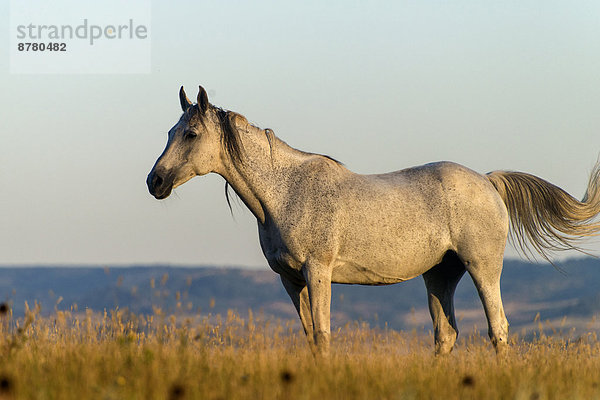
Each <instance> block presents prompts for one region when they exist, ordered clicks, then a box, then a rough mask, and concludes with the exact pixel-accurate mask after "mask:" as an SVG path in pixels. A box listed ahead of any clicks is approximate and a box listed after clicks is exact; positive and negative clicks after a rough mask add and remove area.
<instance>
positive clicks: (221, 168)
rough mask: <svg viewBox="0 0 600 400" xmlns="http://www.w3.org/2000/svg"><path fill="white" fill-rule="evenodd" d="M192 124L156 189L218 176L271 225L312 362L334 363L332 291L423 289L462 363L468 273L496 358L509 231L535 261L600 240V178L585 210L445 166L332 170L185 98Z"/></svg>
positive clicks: (166, 156) (532, 183)
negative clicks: (329, 358)
mask: <svg viewBox="0 0 600 400" xmlns="http://www.w3.org/2000/svg"><path fill="white" fill-rule="evenodd" d="M179 96H180V102H181V108H182V109H183V115H182V116H181V118H180V119H179V121H178V122H177V123H176V124H175V126H173V128H171V130H170V131H169V135H168V142H167V145H166V148H165V150H164V152H163V153H162V154H161V156H160V157H159V158H158V160H157V161H156V164H155V165H154V168H152V171H151V172H150V174H149V175H148V179H147V184H148V189H149V191H150V193H151V194H152V195H154V197H156V198H157V199H164V198H166V197H168V196H169V194H170V193H171V191H172V190H173V188H175V187H177V186H179V185H181V184H183V183H185V182H187V181H188V180H189V179H191V178H193V177H195V176H197V175H205V174H208V173H209V172H215V173H217V174H219V175H221V176H222V177H223V178H225V180H226V181H227V184H229V185H231V187H233V189H234V190H235V192H236V193H237V194H238V196H239V197H240V198H241V199H242V201H243V202H244V203H245V205H246V206H247V207H248V208H249V209H250V211H251V212H252V213H253V214H254V216H255V217H256V219H257V221H258V232H259V236H260V245H261V247H262V251H263V253H264V255H265V257H266V259H267V261H268V263H269V266H270V267H271V268H272V269H273V271H275V272H276V273H278V274H279V275H280V276H281V281H282V283H283V286H284V287H285V289H286V290H287V292H288V294H289V295H290V297H291V299H292V302H293V303H294V306H295V307H296V310H297V311H298V314H299V316H300V319H301V321H302V325H303V327H304V331H305V332H306V335H307V337H308V341H309V344H310V347H311V349H312V350H313V352H314V353H315V354H327V353H328V351H329V341H330V302H331V283H332V282H333V283H346V284H361V285H386V284H392V283H397V282H402V281H406V280H408V279H412V278H414V277H417V276H419V275H423V278H424V280H425V285H426V287H427V293H428V300H429V310H430V312H431V318H432V319H433V326H434V331H435V350H436V353H437V354H445V353H449V352H450V351H451V350H452V347H453V346H454V343H455V341H456V337H457V334H458V329H457V327H456V320H455V317H454V306H453V297H454V290H455V288H456V285H457V284H458V282H459V280H460V279H461V277H462V276H463V274H464V272H465V271H467V272H468V273H469V274H470V275H471V277H472V278H473V282H474V283H475V286H476V288H477V290H478V292H479V296H480V298H481V301H482V303H483V307H484V309H485V314H486V317H487V320H488V327H489V336H490V339H491V341H492V343H493V344H494V346H495V348H496V351H497V352H502V351H503V350H504V349H505V348H506V344H507V337H508V322H507V320H506V316H505V315H504V309H503V306H502V300H501V298H500V273H501V271H502V259H503V255H504V247H505V243H506V238H507V234H508V232H509V224H510V225H511V227H512V234H513V235H514V237H515V239H516V242H517V243H518V244H520V245H521V247H522V248H523V249H527V246H528V245H531V247H532V248H533V250H535V251H537V252H538V253H540V254H541V255H542V256H544V257H547V251H548V250H555V249H573V248H575V249H576V246H575V243H574V241H575V240H577V239H580V238H582V237H583V236H589V235H593V234H596V233H597V232H598V231H600V224H598V223H596V222H594V221H592V219H593V218H594V217H595V216H596V214H598V212H599V211H600V190H599V188H598V179H599V175H600V167H599V166H598V165H597V166H596V167H595V168H594V170H593V172H592V174H591V177H590V180H589V184H588V188H587V192H586V195H585V197H584V198H583V200H582V201H581V202H580V201H578V200H576V199H574V198H573V197H571V196H570V195H569V194H568V193H566V192H565V191H563V190H562V189H560V188H558V187H556V186H554V185H552V184H550V183H548V182H546V181H544V180H542V179H540V178H538V177H535V176H533V175H529V174H525V173H520V172H502V171H495V172H491V173H489V174H487V175H481V174H479V173H477V172H474V171H472V170H470V169H468V168H466V167H463V166H461V165H458V164H454V163H450V162H438V163H432V164H426V165H423V166H419V167H415V168H409V169H404V170H401V171H396V172H390V173H387V174H377V175H359V174H355V173H353V172H351V171H349V170H348V169H346V168H345V167H344V166H343V165H342V164H341V163H339V162H337V161H335V160H333V159H332V158H330V157H327V156H323V155H319V154H313V153H306V152H303V151H300V150H296V149H294V148H292V147H290V146H288V145H287V144H286V143H285V142H283V141H282V140H280V139H279V138H277V137H276V136H275V135H274V134H273V132H272V131H271V130H269V129H265V130H263V129H260V128H258V127H256V126H253V125H251V124H249V123H248V121H247V120H246V118H244V117H243V116H242V115H240V114H237V113H235V112H232V111H226V110H223V109H221V108H218V107H215V106H213V105H211V104H210V103H209V101H208V97H207V94H206V91H205V90H204V89H203V88H202V87H200V91H199V93H198V97H197V104H192V103H191V102H190V100H188V98H187V96H186V95H185V92H184V90H183V87H182V88H181V90H180V93H179Z"/></svg>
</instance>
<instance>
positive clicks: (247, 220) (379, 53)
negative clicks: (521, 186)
mask: <svg viewBox="0 0 600 400" xmlns="http://www.w3.org/2000/svg"><path fill="white" fill-rule="evenodd" d="M473 3H475V2H471V1H452V2H441V1H410V2H409V1H389V2H383V1H382V2H368V3H356V2H341V1H340V2H323V1H318V2H294V3H291V2H290V3H289V4H286V2H280V1H272V2H269V1H260V2H254V3H252V4H250V3H249V2H241V1H239V2H223V1H219V2H207V1H198V0H195V1H171V2H158V1H154V2H153V4H152V26H151V35H152V73H151V74H146V75H11V74H9V72H8V71H9V68H8V65H9V63H8V57H7V54H8V35H9V32H8V17H7V15H8V4H7V2H5V1H4V2H0V16H1V17H0V35H1V36H2V37H3V38H4V39H3V40H1V41H0V51H1V53H2V54H4V56H3V57H0V84H1V86H0V87H1V88H2V90H1V91H0V107H1V109H2V114H1V115H2V118H1V120H2V128H1V129H2V133H1V135H0V182H1V185H0V187H1V188H2V189H1V191H2V194H1V196H0V227H1V228H0V264H12V263H18V264H31V263H44V264H48V263H73V264H74V263H87V264H103V263H159V262H167V263H173V264H209V263H210V264H218V265H232V264H235V265H247V266H264V265H266V263H265V261H264V260H263V257H262V254H261V253H260V249H259V245H258V238H257V232H256V224H255V221H254V220H253V217H252V215H251V214H250V213H249V212H248V211H246V210H245V209H243V207H242V206H234V211H235V218H234V219H233V218H232V217H231V215H230V213H229V210H228V208H227V206H226V203H225V199H224V195H223V181H222V179H221V178H220V177H218V176H207V177H202V178H195V179H194V180H192V181H191V182H189V183H187V184H186V185H184V186H183V187H181V188H179V189H177V190H176V194H175V195H173V196H172V197H171V198H169V199H167V200H166V201H163V202H159V201H156V200H154V199H153V198H152V197H151V196H150V195H149V194H148V193H147V190H146V186H145V177H146V174H147V173H148V171H149V170H150V168H151V167H152V165H153V163H154V161H155V159H156V158H157V156H158V155H159V154H160V152H161V151H162V149H163V147H164V144H165V141H166V132H167V130H168V129H169V128H170V127H171V126H172V125H173V124H174V122H175V121H176V120H177V119H178V117H179V114H180V108H179V102H178V97H177V91H178V89H179V86H180V85H182V84H183V85H185V86H186V89H187V91H188V94H189V96H190V97H191V98H195V95H196V91H197V85H198V84H201V85H203V86H204V87H205V88H207V90H209V93H211V94H212V97H211V99H210V100H211V102H213V103H214V104H216V105H219V106H222V107H224V108H228V109H232V110H235V111H238V112H240V113H242V114H244V115H245V116H246V117H247V118H248V119H249V120H250V121H252V122H254V123H256V124H257V125H259V126H261V127H269V128H272V129H274V131H275V133H276V134H277V135H278V136H279V137H281V138H282V139H283V140H285V141H287V142H288V143H289V144H290V145H292V146H294V147H297V148H300V149H303V150H308V151H313V152H321V153H326V154H329V155H331V156H333V157H335V158H337V159H339V160H340V161H342V162H344V163H345V164H346V165H347V166H348V167H349V168H350V169H352V170H354V171H357V172H363V173H372V172H383V171H390V170H395V169H401V168H405V167H409V166H412V165H417V164H423V163H426V162H430V161H436V160H452V161H456V162H459V163H462V164H464V165H466V166H468V167H470V168H473V169H475V170H477V171H480V172H487V171H490V170H493V169H516V170H522V171H526V172H531V173H534V174H536V175H539V176H541V177H543V178H545V179H547V180H549V181H551V182H553V183H555V184H557V185H559V186H560V187H562V188H564V189H566V190H567V191H569V192H570V193H572V194H573V195H575V196H577V197H580V196H581V195H582V194H583V191H584V188H585V183H586V180H587V174H588V172H589V170H590V169H591V167H592V165H593V163H594V161H595V160H596V158H597V156H598V154H599V153H600V134H599V133H600V132H599V127H600V112H599V106H600V3H598V2H596V1H579V2H566V1H564V2H559V1H545V2H540V1H535V2H534V1H503V2H492V1H480V2H476V4H473ZM114 12H115V13H118V10H115V11H114ZM591 247H592V248H593V249H596V250H600V245H598V244H596V245H592V246H591ZM514 254H515V253H514V252H512V251H510V250H509V252H508V255H509V256H510V255H514Z"/></svg>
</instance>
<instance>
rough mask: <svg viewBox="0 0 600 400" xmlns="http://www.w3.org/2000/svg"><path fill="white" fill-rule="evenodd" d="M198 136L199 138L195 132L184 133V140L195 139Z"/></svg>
mask: <svg viewBox="0 0 600 400" xmlns="http://www.w3.org/2000/svg"><path fill="white" fill-rule="evenodd" d="M196 136H198V134H197V133H196V132H194V131H185V132H183V138H184V139H193V138H195V137H196Z"/></svg>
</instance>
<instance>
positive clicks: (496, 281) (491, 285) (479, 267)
mask: <svg viewBox="0 0 600 400" xmlns="http://www.w3.org/2000/svg"><path fill="white" fill-rule="evenodd" d="M465 261H466V262H465V265H466V268H467V271H468V272H469V274H470V275H471V277H472V278H473V283H474V284H475V287H476V288H477V292H478V293H479V297H480V299H481V302H482V303H483V309H484V311H485V316H486V318H487V320H488V335H489V337H490V340H491V341H492V344H493V345H494V348H495V349H496V353H497V354H498V355H501V354H504V353H505V352H506V349H507V345H508V320H507V319H506V315H505V313H504V307H503V305H502V297H501V295H500V274H501V273H502V256H500V257H495V258H490V259H485V258H484V259H477V260H465Z"/></svg>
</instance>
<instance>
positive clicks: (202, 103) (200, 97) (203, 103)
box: [197, 86, 210, 114]
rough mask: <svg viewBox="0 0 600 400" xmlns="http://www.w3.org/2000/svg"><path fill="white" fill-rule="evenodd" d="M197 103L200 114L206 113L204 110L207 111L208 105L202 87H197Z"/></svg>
mask: <svg viewBox="0 0 600 400" xmlns="http://www.w3.org/2000/svg"><path fill="white" fill-rule="evenodd" d="M197 101H198V108H199V109H200V112H201V113H202V114H204V113H206V110H208V106H209V105H210V104H209V103H208V95H207V94H206V90H204V88H203V87H202V86H199V91H198V98H197Z"/></svg>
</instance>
